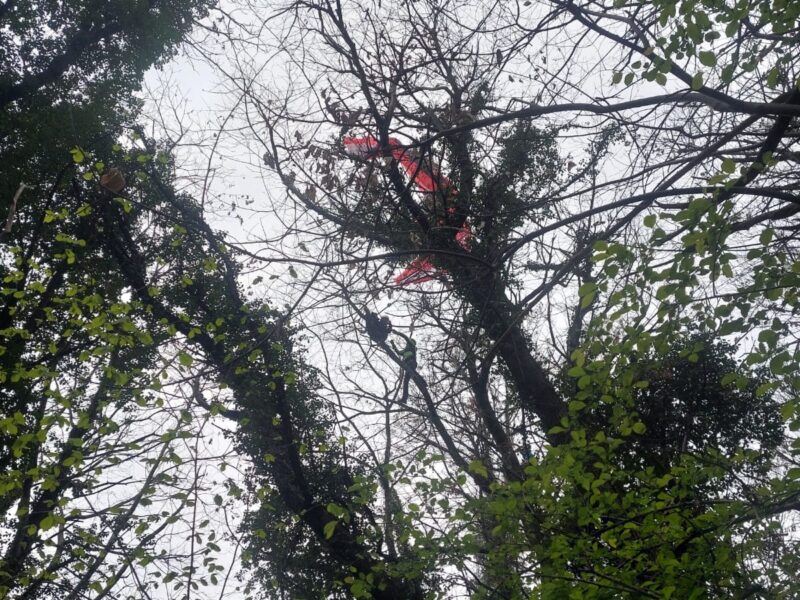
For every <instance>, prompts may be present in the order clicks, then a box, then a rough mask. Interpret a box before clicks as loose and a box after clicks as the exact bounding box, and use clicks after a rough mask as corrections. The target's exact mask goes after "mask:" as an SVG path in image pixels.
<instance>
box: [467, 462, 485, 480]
mask: <svg viewBox="0 0 800 600" xmlns="http://www.w3.org/2000/svg"><path fill="white" fill-rule="evenodd" d="M467 468H468V469H469V472H470V473H474V474H475V475H480V476H481V477H488V476H489V471H488V470H486V466H485V465H484V464H483V463H482V462H481V461H479V460H478V459H475V460H473V461H471V462H470V463H469V466H468V467H467Z"/></svg>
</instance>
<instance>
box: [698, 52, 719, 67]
mask: <svg viewBox="0 0 800 600" xmlns="http://www.w3.org/2000/svg"><path fill="white" fill-rule="evenodd" d="M697 57H698V58H699V59H700V64H701V65H703V66H706V67H715V66H717V56H716V55H715V54H714V53H713V52H708V51H702V52H700V53H699V54H698V55H697Z"/></svg>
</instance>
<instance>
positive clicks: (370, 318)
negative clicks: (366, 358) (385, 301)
mask: <svg viewBox="0 0 800 600" xmlns="http://www.w3.org/2000/svg"><path fill="white" fill-rule="evenodd" d="M364 328H365V329H366V331H367V335H368V336H369V337H370V339H371V340H372V341H373V342H375V343H376V344H377V345H379V346H382V345H384V344H385V343H386V340H387V339H388V337H389V334H390V333H392V322H391V321H390V320H389V318H388V317H379V316H378V315H377V314H376V313H374V312H372V311H370V310H366V311H365V312H364ZM394 333H395V335H399V336H400V337H401V338H403V339H404V340H405V342H406V345H405V347H404V348H403V349H402V350H399V349H398V348H397V346H395V345H394V344H393V343H392V344H391V348H392V350H394V351H395V353H397V356H398V357H399V359H400V366H401V372H400V377H401V378H402V380H403V395H402V396H401V398H400V403H401V404H406V403H407V402H408V387H409V383H410V382H411V374H412V373H413V372H414V371H416V370H417V343H416V342H415V341H414V339H413V338H412V337H410V336H407V335H406V334H404V333H400V332H399V331H395V332H394Z"/></svg>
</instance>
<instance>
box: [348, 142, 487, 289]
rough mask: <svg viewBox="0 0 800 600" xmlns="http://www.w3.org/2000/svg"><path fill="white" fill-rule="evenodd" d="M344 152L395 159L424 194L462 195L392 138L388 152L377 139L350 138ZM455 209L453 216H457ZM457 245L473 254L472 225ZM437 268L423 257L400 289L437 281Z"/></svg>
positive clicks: (460, 233)
mask: <svg viewBox="0 0 800 600" xmlns="http://www.w3.org/2000/svg"><path fill="white" fill-rule="evenodd" d="M344 149H345V152H347V154H349V155H350V156H354V157H357V158H362V159H375V158H378V157H380V156H391V157H392V158H394V159H395V160H396V161H397V162H399V163H400V164H401V165H402V167H403V168H404V169H405V171H406V174H407V175H408V177H409V179H410V180H411V181H412V182H413V183H414V184H415V185H416V186H417V187H418V188H419V189H420V190H421V191H423V192H426V193H429V194H433V193H436V192H437V191H440V192H441V193H443V194H444V195H445V196H454V195H456V194H457V193H458V192H457V190H456V189H455V187H453V183H452V182H451V181H450V180H449V179H448V178H447V177H444V176H443V175H441V174H439V172H438V170H437V169H435V168H428V167H425V166H424V165H423V164H422V161H421V160H420V159H419V158H417V157H416V156H415V155H414V154H413V153H412V152H411V151H409V150H407V149H405V148H403V147H402V144H401V143H400V141H399V140H397V139H395V138H389V141H388V143H387V145H386V148H385V149H382V148H381V145H380V143H379V142H378V140H377V139H375V138H374V137H372V136H366V137H358V138H356V137H346V138H344ZM454 211H455V208H451V209H450V212H451V213H452V212H454ZM455 239H456V242H457V243H458V245H459V246H461V247H462V248H463V249H464V250H467V251H469V249H470V241H471V240H472V229H471V228H470V226H469V223H468V222H466V221H465V222H464V224H463V225H462V226H461V228H460V229H459V230H458V231H457V232H456V235H455ZM436 273H437V270H436V267H434V266H433V263H431V261H430V258H429V257H419V258H416V259H414V260H413V261H411V263H409V265H408V266H407V267H406V268H405V269H404V270H403V271H402V272H401V273H400V274H399V275H397V276H396V277H395V278H394V282H395V283H396V284H397V285H409V284H417V283H425V282H426V281H431V280H432V279H435V278H436Z"/></svg>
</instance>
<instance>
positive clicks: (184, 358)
mask: <svg viewBox="0 0 800 600" xmlns="http://www.w3.org/2000/svg"><path fill="white" fill-rule="evenodd" d="M178 362H179V363H180V364H181V365H182V366H184V367H191V366H192V363H193V362H194V359H193V358H192V356H191V355H190V354H188V353H186V352H183V351H181V352H178Z"/></svg>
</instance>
